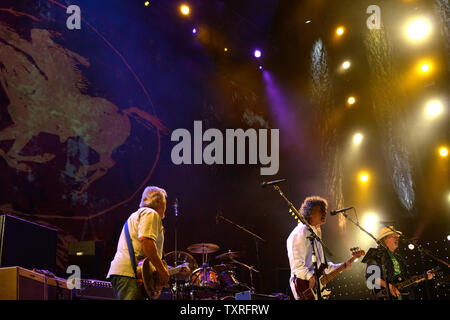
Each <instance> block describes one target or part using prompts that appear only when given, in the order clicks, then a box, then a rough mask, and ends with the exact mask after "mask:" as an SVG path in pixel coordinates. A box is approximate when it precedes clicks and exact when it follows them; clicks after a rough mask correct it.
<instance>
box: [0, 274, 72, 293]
mask: <svg viewBox="0 0 450 320" xmlns="http://www.w3.org/2000/svg"><path fill="white" fill-rule="evenodd" d="M71 299H72V291H71V290H69V289H68V288H67V284H66V280H64V279H61V278H50V277H46V276H45V275H43V274H41V273H39V272H35V271H31V270H27V269H24V268H21V267H7V268H0V300H71Z"/></svg>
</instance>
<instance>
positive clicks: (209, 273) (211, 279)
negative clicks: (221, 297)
mask: <svg viewBox="0 0 450 320" xmlns="http://www.w3.org/2000/svg"><path fill="white" fill-rule="evenodd" d="M191 284H192V285H193V286H197V287H207V288H218V287H219V280H218V278H217V273H216V272H215V271H214V270H213V269H212V268H210V267H208V268H198V269H197V270H194V272H193V273H192V278H191Z"/></svg>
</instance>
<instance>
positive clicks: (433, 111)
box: [426, 100, 444, 118]
mask: <svg viewBox="0 0 450 320" xmlns="http://www.w3.org/2000/svg"><path fill="white" fill-rule="evenodd" d="M426 108H427V114H428V116H429V117H432V118H434V117H436V116H438V115H439V114H441V113H442V110H443V109H444V107H443V105H442V103H441V102H440V101H439V100H432V101H430V102H428V103H427V106H426Z"/></svg>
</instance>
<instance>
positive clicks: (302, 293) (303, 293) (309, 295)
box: [295, 264, 326, 300]
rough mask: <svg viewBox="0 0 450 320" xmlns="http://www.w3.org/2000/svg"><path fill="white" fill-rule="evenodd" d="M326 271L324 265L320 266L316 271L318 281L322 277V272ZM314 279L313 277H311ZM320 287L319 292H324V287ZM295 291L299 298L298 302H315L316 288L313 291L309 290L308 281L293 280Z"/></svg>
mask: <svg viewBox="0 0 450 320" xmlns="http://www.w3.org/2000/svg"><path fill="white" fill-rule="evenodd" d="M325 269H326V266H325V264H321V265H320V267H319V270H318V273H319V279H320V278H321V277H322V275H323V273H324V271H325ZM313 277H315V276H313ZM320 287H321V290H322V291H321V292H323V291H324V287H322V285H321V286H320ZM295 290H296V291H297V294H298V296H299V300H317V293H316V287H314V288H313V289H310V288H309V281H308V280H302V279H298V278H296V279H295ZM322 296H326V294H322Z"/></svg>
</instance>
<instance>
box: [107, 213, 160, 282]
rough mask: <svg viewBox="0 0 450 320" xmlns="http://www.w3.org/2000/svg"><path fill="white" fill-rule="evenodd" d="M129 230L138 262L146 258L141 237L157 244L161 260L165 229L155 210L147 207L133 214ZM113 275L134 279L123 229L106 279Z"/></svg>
mask: <svg viewBox="0 0 450 320" xmlns="http://www.w3.org/2000/svg"><path fill="white" fill-rule="evenodd" d="M128 228H129V231H130V237H131V242H132V245H133V250H134V254H135V257H136V262H137V261H139V260H141V259H143V258H145V253H144V251H143V250H142V247H141V244H140V242H139V238H140V237H147V238H150V239H152V240H154V241H155V242H156V249H157V253H158V256H159V257H160V258H161V257H162V253H163V245H164V229H163V225H162V220H161V217H160V216H159V214H158V213H157V212H156V211H155V210H153V209H151V208H146V207H142V208H139V210H137V211H136V212H134V213H132V214H131V216H130V217H129V218H128ZM136 264H137V263H136ZM111 275H120V276H127V277H132V278H134V271H133V266H132V265H131V261H130V254H129V253H128V246H127V239H126V236H125V231H124V229H123V228H122V232H121V234H120V238H119V243H118V244H117V251H116V255H115V256H114V260H113V261H111V266H110V268H109V272H108V275H107V276H106V278H107V279H108V278H109V276H111Z"/></svg>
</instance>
